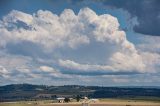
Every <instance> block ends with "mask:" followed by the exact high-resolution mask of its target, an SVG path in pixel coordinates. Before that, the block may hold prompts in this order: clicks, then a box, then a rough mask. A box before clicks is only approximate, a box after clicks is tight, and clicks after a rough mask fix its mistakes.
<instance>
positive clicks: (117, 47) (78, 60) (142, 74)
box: [0, 0, 160, 86]
mask: <svg viewBox="0 0 160 106" xmlns="http://www.w3.org/2000/svg"><path fill="white" fill-rule="evenodd" d="M159 5H160V2H159V1H158V0H150V1H145V0H141V1H139V0H133V1H130V0H119V1H116V0H103V1H99V0H93V1H91V0H34V1H33V0H12V1H11V0H1V1H0V8H1V9H0V38H1V39H0V85H6V84H12V83H32V84H47V85H68V84H69V85H73V84H76V85H99V86H102V85H103V86H157V85H159V84H160V78H159V75H160V71H159V68H160V64H159V63H160V33H159V31H158V30H159V28H160V21H159V19H160V13H159V12H158V11H159V8H158V7H159ZM151 21H152V23H151Z"/></svg>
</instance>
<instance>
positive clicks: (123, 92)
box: [0, 84, 160, 102]
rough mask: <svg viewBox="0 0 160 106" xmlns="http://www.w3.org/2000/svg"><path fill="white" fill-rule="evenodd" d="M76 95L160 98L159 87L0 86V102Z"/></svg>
mask: <svg viewBox="0 0 160 106" xmlns="http://www.w3.org/2000/svg"><path fill="white" fill-rule="evenodd" d="M77 95H79V96H81V97H83V96H88V97H90V98H134V97H160V88H159V87H99V86H79V85H64V86H46V85H31V84H12V85H6V86H0V101H1V102H2V101H18V100H40V99H55V98H57V97H72V98H75V97H76V96H77Z"/></svg>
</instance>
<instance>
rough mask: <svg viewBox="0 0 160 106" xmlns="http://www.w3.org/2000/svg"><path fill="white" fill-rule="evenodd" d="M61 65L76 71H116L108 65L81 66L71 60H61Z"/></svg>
mask: <svg viewBox="0 0 160 106" xmlns="http://www.w3.org/2000/svg"><path fill="white" fill-rule="evenodd" d="M59 65H60V66H62V67H65V68H69V69H76V70H81V71H86V72H87V71H88V72H90V71H97V70H102V71H104V70H105V71H107V70H114V69H113V68H112V67H111V66H107V65H90V64H79V63H76V62H74V61H71V60H59Z"/></svg>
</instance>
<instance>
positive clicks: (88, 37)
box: [0, 8, 145, 72]
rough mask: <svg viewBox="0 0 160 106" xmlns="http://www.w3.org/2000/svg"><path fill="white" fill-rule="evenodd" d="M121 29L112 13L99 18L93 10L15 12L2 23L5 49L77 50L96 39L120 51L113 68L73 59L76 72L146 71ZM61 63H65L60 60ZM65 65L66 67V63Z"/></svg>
mask: <svg viewBox="0 0 160 106" xmlns="http://www.w3.org/2000/svg"><path fill="white" fill-rule="evenodd" d="M22 23H23V24H22ZM19 25H21V27H19ZM119 26H120V25H119V22H118V20H117V18H116V17H113V16H111V15H109V14H102V15H97V14H96V13H95V12H94V11H93V10H91V9H89V8H83V9H81V10H80V11H79V13H78V14H77V15H75V13H74V12H73V11H72V10H70V9H66V10H64V11H63V12H62V13H61V14H60V15H59V16H58V15H56V14H53V13H52V12H50V11H43V10H39V11H38V12H37V13H34V14H33V15H30V14H27V13H23V12H20V11H16V10H13V11H11V12H10V13H9V14H8V15H7V16H5V17H4V18H3V20H2V21H1V28H0V33H2V35H1V37H2V38H4V39H3V42H4V44H3V43H2V46H5V45H6V44H8V43H11V42H12V43H18V42H23V41H29V42H32V43H35V44H38V45H41V46H43V47H44V48H45V49H47V50H50V49H51V50H54V49H55V48H63V47H70V48H76V47H77V46H79V45H82V44H89V43H90V42H92V41H93V40H94V41H95V42H101V43H104V44H105V42H108V43H110V44H112V45H116V47H117V48H118V47H119V48H120V50H117V52H115V53H112V54H113V55H112V57H111V58H109V59H108V60H107V63H111V65H110V64H109V65H108V64H105V65H104V66H103V65H102V66H101V65H87V64H86V65H80V64H78V63H77V64H76V63H75V62H73V61H69V60H67V61H65V62H66V63H67V64H69V63H71V66H73V67H74V69H76V67H77V69H79V68H78V67H81V66H82V67H81V68H82V70H87V69H88V70H90V69H92V70H111V71H124V70H125V71H126V70H129V71H139V72H142V70H144V67H145V64H143V61H142V59H141V56H140V55H139V54H138V52H137V50H136V49H135V47H134V45H133V44H132V43H131V42H129V41H128V40H127V38H126V34H125V32H124V31H122V30H120V28H119ZM48 48H49V49H48ZM60 63H63V62H62V61H60ZM61 65H62V66H65V65H64V63H63V64H61Z"/></svg>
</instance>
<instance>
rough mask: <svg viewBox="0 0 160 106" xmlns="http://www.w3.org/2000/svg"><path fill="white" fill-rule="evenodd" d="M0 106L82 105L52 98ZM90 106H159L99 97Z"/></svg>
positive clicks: (5, 103)
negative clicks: (58, 101)
mask: <svg viewBox="0 0 160 106" xmlns="http://www.w3.org/2000/svg"><path fill="white" fill-rule="evenodd" d="M0 106H82V102H70V103H56V101H54V100H43V101H19V102H3V103H0ZM90 106H160V101H144V100H127V99H100V101H99V102H96V103H90Z"/></svg>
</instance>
